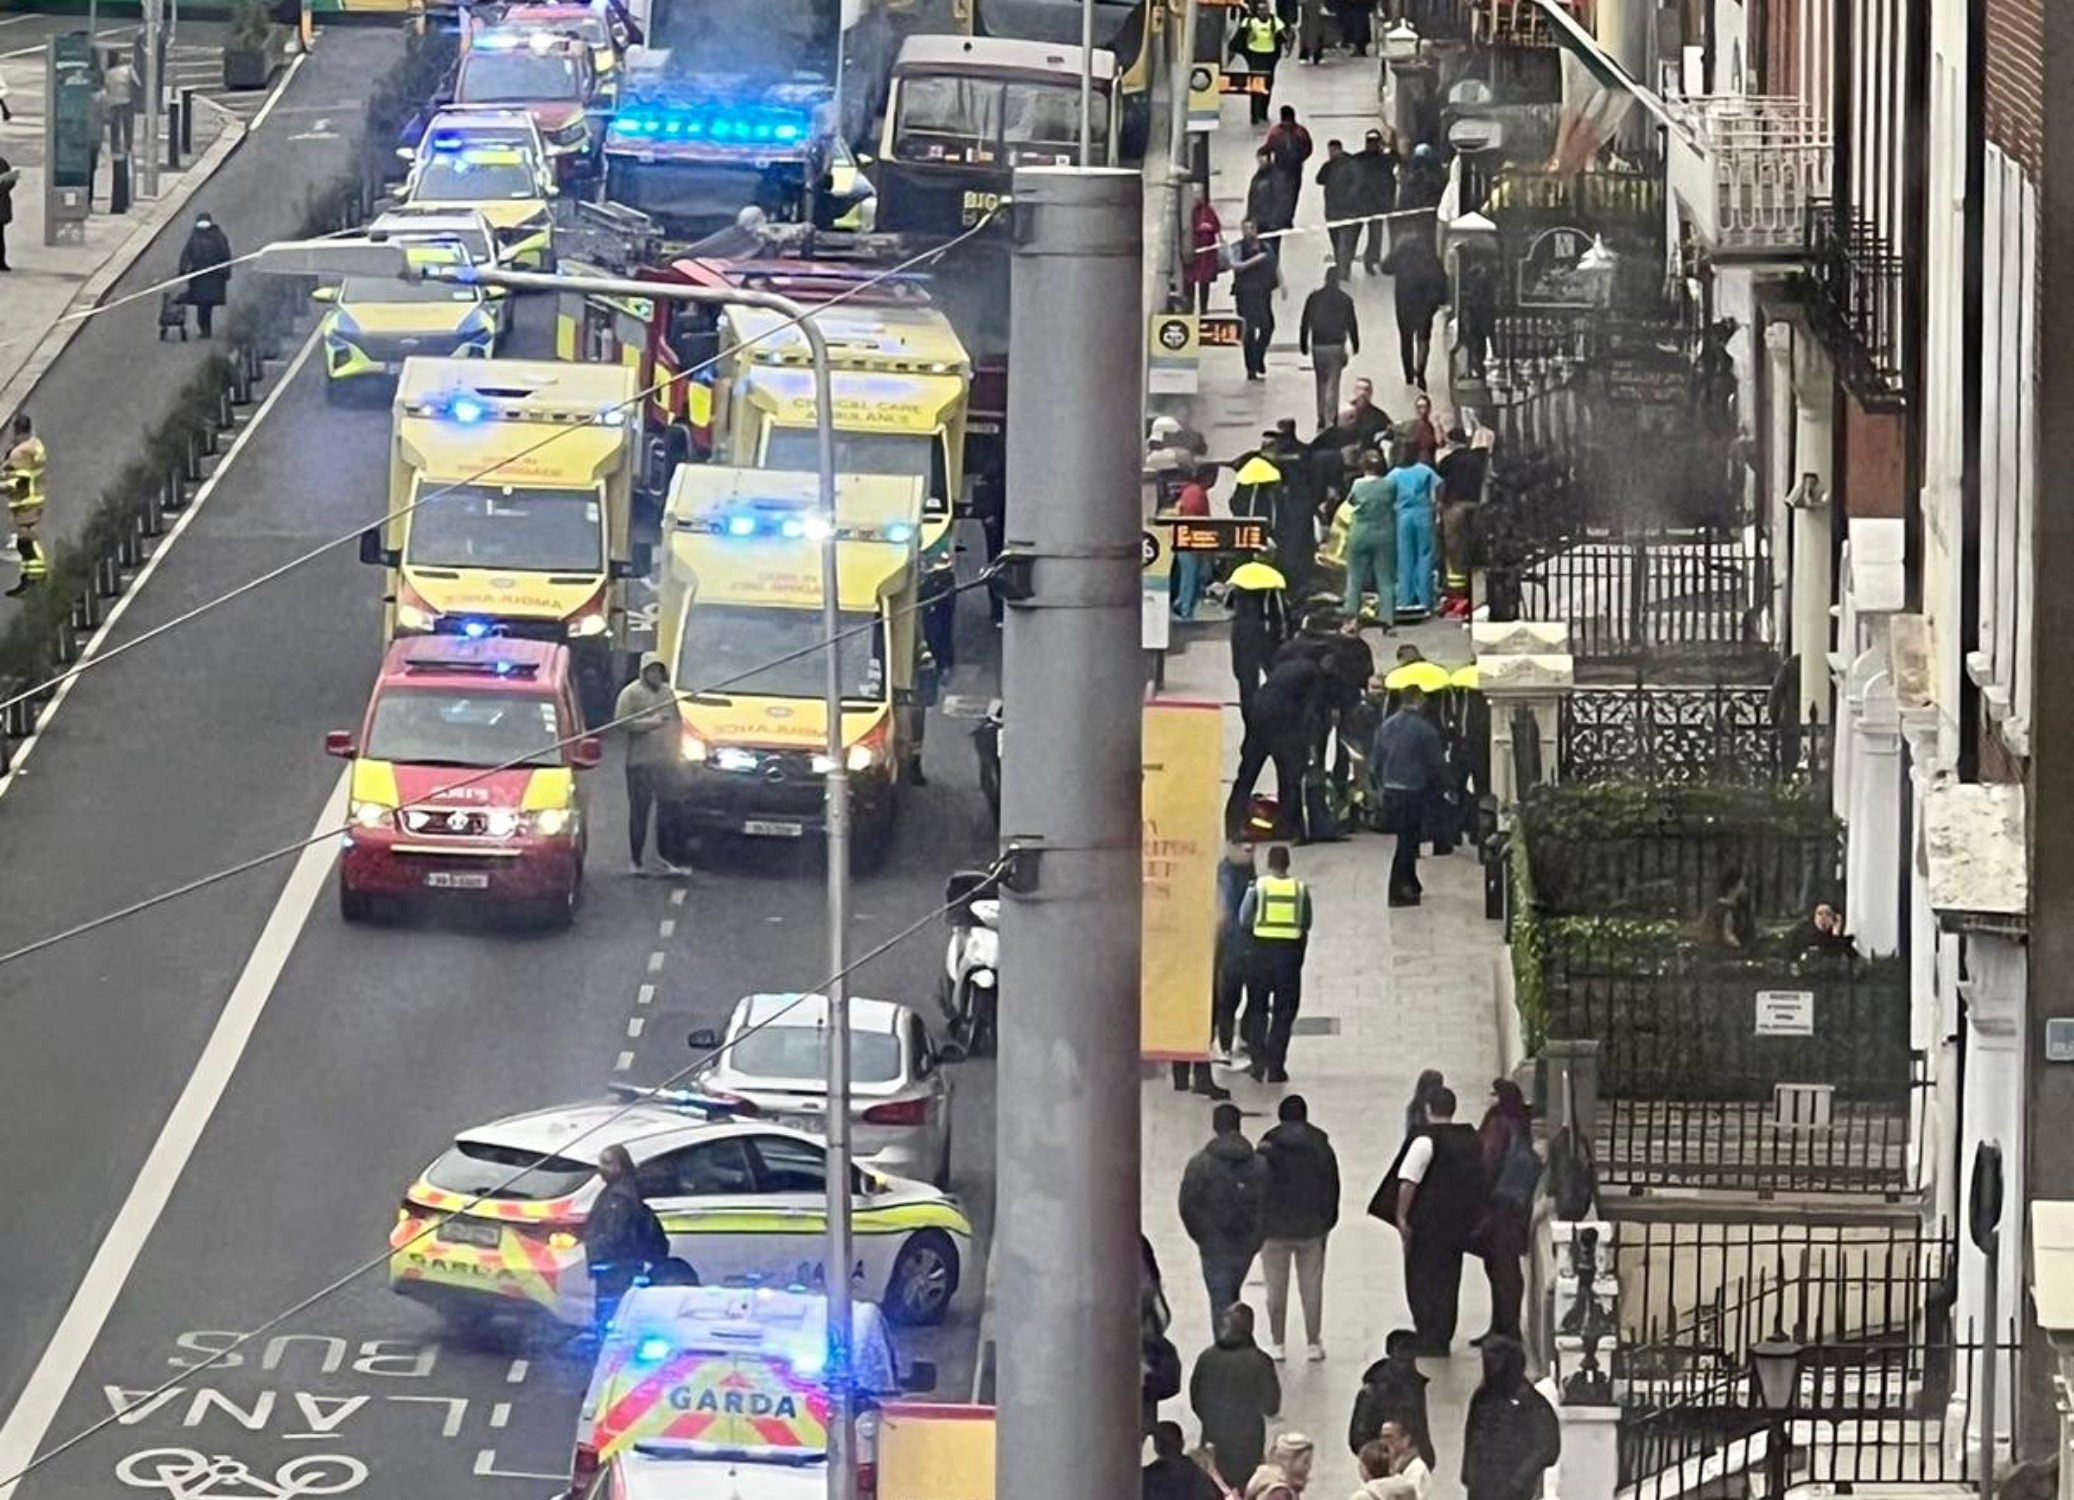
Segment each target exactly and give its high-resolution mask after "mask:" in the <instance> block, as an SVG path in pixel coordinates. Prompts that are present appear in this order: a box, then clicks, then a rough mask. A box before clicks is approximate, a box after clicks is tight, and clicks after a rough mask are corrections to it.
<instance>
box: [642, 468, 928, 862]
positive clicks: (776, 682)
mask: <svg viewBox="0 0 2074 1500" xmlns="http://www.w3.org/2000/svg"><path fill="white" fill-rule="evenodd" d="M818 495H819V480H818V479H817V477H816V475H815V474H813V473H812V472H806V473H800V472H777V471H770V470H758V469H739V468H732V467H725V466H721V465H711V464H686V465H684V466H682V467H681V468H679V469H678V470H677V474H676V478H675V479H674V480H673V481H672V483H671V486H670V498H669V503H668V505H667V506H666V507H665V508H664V512H663V545H664V547H665V548H666V549H667V551H666V555H665V558H664V561H663V573H662V600H661V613H660V618H659V620H658V623H657V637H658V641H659V643H660V648H661V650H662V654H663V657H664V659H665V661H666V662H667V663H668V664H669V671H670V680H671V681H672V682H673V683H675V684H676V686H677V688H678V690H679V692H680V693H681V694H682V696H681V697H680V699H679V711H680V712H681V713H682V715H683V718H684V731H683V737H682V741H681V751H680V756H679V759H678V760H677V761H676V762H675V763H674V764H673V765H672V767H671V774H670V777H669V779H668V783H667V790H666V791H665V793H664V814H665V815H664V817H663V819H662V824H663V833H662V838H663V841H664V843H665V844H666V845H667V846H668V847H666V848H665V850H664V853H665V855H666V856H667V857H669V858H672V859H676V858H681V857H682V856H683V854H684V853H685V852H686V851H685V845H686V843H687V842H688V841H689V839H690V838H691V837H693V836H695V835H708V836H714V835H721V836H741V835H747V836H749V837H752V838H773V839H797V838H802V837H805V836H807V835H809V834H814V833H819V832H822V831H824V829H825V826H826V825H825V811H824V807H823V797H824V786H823V780H824V778H825V777H826V775H827V774H828V772H829V771H830V770H831V769H832V767H831V765H830V763H829V760H828V753H827V743H828V731H827V723H828V720H827V713H826V711H825V706H824V704H825V691H826V681H827V678H826V671H827V668H826V664H825V656H824V653H823V652H822V651H820V650H817V649H814V648H815V647H816V645H817V643H819V642H820V641H821V640H822V639H823V627H822V587H821V561H822V539H823V538H825V537H826V536H827V529H826V523H825V521H824V520H823V518H822V515H821V510H820V503H819V499H818ZM921 523H922V483H921V481H920V480H919V479H917V478H915V477H913V476H911V475H910V476H896V475H883V474H852V473H842V474H839V475H838V476H837V478H836V533H835V546H836V570H837V575H838V576H837V585H836V587H837V603H838V605H839V606H840V613H841V620H842V627H843V631H844V634H843V637H842V639H841V641H840V642H839V644H838V657H839V661H840V674H841V678H842V691H843V699H844V702H843V716H842V717H843V722H842V733H841V739H842V745H843V753H844V764H845V767H846V769H847V770H848V772H849V777H850V798H851V806H852V809H853V819H852V829H853V833H854V835H855V838H856V850H857V855H858V857H859V859H860V860H861V861H863V862H867V863H868V862H871V861H873V860H876V859H877V858H879V857H881V856H882V855H883V854H884V852H885V850H886V846H887V844H888V842H889V840H890V835H891V831H892V826H893V819H894V815H895V809H896V805H897V802H898V799H899V796H900V793H901V792H902V790H903V789H904V788H905V787H906V785H907V784H908V783H909V782H910V781H914V780H916V779H918V773H919V771H920V768H921V760H922V731H923V721H924V719H925V717H926V711H927V709H928V708H929V707H930V706H931V704H932V703H933V702H934V700H935V697H936V669H935V664H934V663H933V662H931V661H930V660H929V658H928V655H927V652H926V651H925V650H924V649H923V646H922V641H921V625H920V620H919V619H918V617H917V615H918V611H917V607H916V606H917V601H918V599H919V597H920V596H919V589H920V586H921V576H922V575H921V569H920V565H919V556H918V553H917V550H916V542H917V539H918V537H919V535H920V532H921Z"/></svg>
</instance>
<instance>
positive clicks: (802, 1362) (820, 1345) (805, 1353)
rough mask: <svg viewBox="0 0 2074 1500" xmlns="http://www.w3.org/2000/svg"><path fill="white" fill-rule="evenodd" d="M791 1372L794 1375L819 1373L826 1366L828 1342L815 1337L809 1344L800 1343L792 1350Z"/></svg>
mask: <svg viewBox="0 0 2074 1500" xmlns="http://www.w3.org/2000/svg"><path fill="white" fill-rule="evenodd" d="M791 1364H792V1373H793V1374H795V1375H807V1376H812V1375H819V1374H820V1373H821V1372H822V1371H823V1370H824V1369H826V1368H827V1367H828V1344H827V1342H826V1340H821V1339H817V1340H815V1341H814V1342H813V1343H811V1344H802V1345H801V1346H800V1347H798V1348H797V1349H794V1350H793V1351H792V1359H791Z"/></svg>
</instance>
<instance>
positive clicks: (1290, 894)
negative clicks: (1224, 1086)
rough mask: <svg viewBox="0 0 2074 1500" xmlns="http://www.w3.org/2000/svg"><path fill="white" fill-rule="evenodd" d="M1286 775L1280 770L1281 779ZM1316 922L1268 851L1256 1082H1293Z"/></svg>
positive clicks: (1251, 924)
mask: <svg viewBox="0 0 2074 1500" xmlns="http://www.w3.org/2000/svg"><path fill="white" fill-rule="evenodd" d="M1312 670H1313V671H1314V672H1315V671H1316V670H1317V669H1316V668H1315V667H1313V668H1312ZM1318 675H1319V676H1321V677H1322V676H1323V674H1322V673H1319V674H1318ZM1269 681H1270V683H1272V681H1273V679H1272V678H1270V679H1269ZM1263 697H1265V690H1263ZM1281 774H1282V773H1281V768H1280V767H1279V766H1277V767H1276V770H1275V775H1276V777H1277V779H1278V780H1279V778H1280V776H1281ZM1300 795H1301V794H1299V796H1300ZM1285 810H1286V799H1285ZM1311 919H1312V908H1311V889H1310V887H1309V886H1308V885H1306V884H1305V883H1304V882H1303V881H1301V880H1298V879H1297V878H1296V877H1295V876H1293V875H1291V874H1290V873H1289V849H1288V846H1287V845H1284V844H1276V845H1274V846H1272V847H1271V848H1270V849H1269V850H1268V851H1267V873H1266V874H1265V875H1262V876H1260V877H1259V878H1258V879H1256V880H1255V881H1254V882H1253V889H1252V890H1250V891H1248V892H1246V899H1245V901H1244V902H1243V903H1241V905H1240V907H1239V923H1240V925H1241V926H1243V927H1244V928H1245V929H1246V931H1247V933H1248V934H1249V935H1250V936H1251V937H1252V939H1253V963H1254V973H1255V974H1256V975H1257V976H1258V982H1259V984H1260V987H1261V988H1262V989H1263V990H1264V991H1265V992H1266V999H1265V1004H1266V1007H1267V1029H1266V1031H1265V1032H1264V1033H1261V1032H1258V1031H1256V1034H1255V1035H1256V1042H1255V1046H1254V1049H1253V1061H1252V1064H1251V1065H1250V1066H1249V1067H1248V1068H1247V1069H1246V1072H1247V1073H1248V1075H1249V1076H1251V1078H1252V1079H1253V1081H1254V1082H1255V1083H1263V1082H1265V1083H1287V1082H1288V1081H1289V1066H1288V1065H1289V1037H1290V1035H1291V1033H1292V1032H1293V1031H1294V1029H1295V1026H1296V1013H1297V1011H1299V1010H1300V1009H1302V1008H1303V960H1304V954H1305V951H1306V950H1307V949H1308V948H1309V947H1310V937H1311ZM1263 1043H1264V1045H1262V1044H1263ZM1278 1342H1279V1341H1278Z"/></svg>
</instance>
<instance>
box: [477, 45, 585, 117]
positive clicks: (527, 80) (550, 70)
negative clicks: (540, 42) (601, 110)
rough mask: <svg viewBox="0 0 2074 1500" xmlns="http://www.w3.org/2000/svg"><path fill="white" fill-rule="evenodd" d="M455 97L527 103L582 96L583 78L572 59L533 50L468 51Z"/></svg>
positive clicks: (495, 102)
mask: <svg viewBox="0 0 2074 1500" xmlns="http://www.w3.org/2000/svg"><path fill="white" fill-rule="evenodd" d="M455 97H456V98H457V99H459V100H460V101H461V102H462V103H463V104H523V103H529V102H532V101H535V100H546V99H581V98H582V97H583V77H582V75H581V74H580V73H578V72H577V71H576V64H575V62H574V61H572V60H571V59H570V58H568V57H566V56H563V55H559V54H556V53H551V52H549V53H541V52H532V51H509V52H495V51H485V50H483V49H481V48H477V49H476V50H474V51H472V52H470V53H469V54H468V61H467V62H466V63H464V64H463V65H462V68H461V86H460V88H459V89H458V90H457V91H456V93H455Z"/></svg>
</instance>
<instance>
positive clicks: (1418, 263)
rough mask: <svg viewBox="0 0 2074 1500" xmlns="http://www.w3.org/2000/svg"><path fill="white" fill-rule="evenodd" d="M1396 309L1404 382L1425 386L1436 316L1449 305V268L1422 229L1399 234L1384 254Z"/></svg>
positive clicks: (1398, 347) (1384, 263)
mask: <svg viewBox="0 0 2074 1500" xmlns="http://www.w3.org/2000/svg"><path fill="white" fill-rule="evenodd" d="M1383 274H1384V275H1386V276H1388V277H1390V278H1391V287H1390V291H1391V297H1392V300H1393V303H1394V305H1395V307H1396V310H1397V352H1398V357H1399V358H1400V359H1401V360H1402V362H1403V364H1404V383H1405V384H1406V385H1415V386H1417V387H1418V388H1419V389H1420V390H1422V391H1423V390H1424V389H1426V362H1427V360H1428V359H1429V358H1430V357H1431V356H1432V353H1433V320H1434V318H1436V317H1438V316H1439V314H1440V310H1441V308H1443V307H1445V306H1447V299H1448V285H1447V269H1446V268H1445V267H1444V266H1442V265H1441V263H1440V257H1439V256H1438V255H1436V254H1435V253H1434V251H1433V240H1432V237H1431V236H1430V235H1428V234H1426V233H1425V232H1423V231H1420V232H1417V233H1409V234H1403V235H1399V236H1398V237H1397V243H1396V244H1394V245H1392V246H1391V247H1390V253H1389V254H1388V255H1386V256H1384V257H1383Z"/></svg>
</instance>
